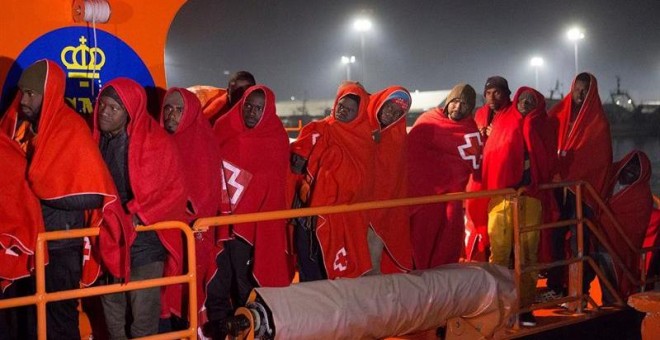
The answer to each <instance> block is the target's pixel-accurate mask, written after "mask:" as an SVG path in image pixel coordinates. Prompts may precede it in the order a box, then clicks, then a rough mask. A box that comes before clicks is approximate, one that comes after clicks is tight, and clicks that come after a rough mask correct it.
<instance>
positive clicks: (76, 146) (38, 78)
mask: <svg viewBox="0 0 660 340" xmlns="http://www.w3.org/2000/svg"><path fill="white" fill-rule="evenodd" d="M65 84H66V77H65V75H64V72H63V71H62V69H61V68H60V67H59V66H58V65H57V63H55V62H54V61H51V60H46V59H42V60H39V61H37V62H35V63H33V64H32V65H30V66H29V67H28V68H26V69H25V70H24V71H23V73H22V74H21V78H20V79H19V82H18V87H19V89H20V92H19V94H18V95H17V96H16V99H15V100H14V102H13V103H12V105H11V107H10V108H9V110H8V111H7V113H6V114H5V115H4V117H3V120H2V122H0V129H1V130H2V131H3V132H4V133H5V134H6V135H7V136H9V138H10V139H12V140H13V141H14V142H16V143H18V145H19V146H20V147H21V149H22V150H23V152H24V157H26V159H27V163H28V169H27V173H26V178H27V181H28V183H30V188H31V190H32V192H33V193H34V194H35V195H36V196H37V198H39V200H40V204H41V210H42V211H41V214H42V216H43V220H44V224H45V226H46V231H61V230H69V229H77V228H83V227H99V226H100V225H101V223H102V222H103V223H104V224H116V223H118V218H119V215H118V214H119V213H120V209H121V207H120V206H119V203H118V200H117V194H116V191H115V188H114V186H113V184H112V178H111V177H110V174H109V173H108V170H107V168H106V167H105V165H104V163H103V159H102V158H101V155H100V153H99V152H98V149H97V147H96V145H95V143H94V140H93V139H92V135H91V133H90V131H89V128H88V126H87V125H86V124H85V121H84V120H83V119H82V117H80V116H79V115H78V114H77V113H76V112H75V111H73V109H71V108H70V107H69V106H68V105H67V104H66V102H65V99H64V92H65ZM92 241H94V240H92ZM91 246H92V244H91V243H90V240H89V239H87V238H85V239H84V240H81V239H79V238H78V239H75V238H74V239H63V240H57V241H51V242H48V253H49V258H50V261H49V265H48V266H47V267H46V290H47V291H49V292H53V291H61V290H69V289H76V288H79V287H80V284H81V283H82V284H83V285H90V284H92V283H93V282H94V281H95V280H96V279H97V277H98V275H99V265H98V262H97V261H96V260H97V258H96V256H94V255H92V254H91V253H90V250H91ZM81 264H82V265H83V266H82V268H81ZM47 314H48V316H47V320H48V323H47V331H48V334H51V335H52V336H54V337H61V338H67V339H75V338H79V337H80V334H79V332H78V329H77V327H78V316H79V315H78V314H79V313H78V311H77V302H76V301H75V300H67V301H59V302H54V303H49V304H48V306H47ZM29 317H34V315H31V316H29Z"/></svg>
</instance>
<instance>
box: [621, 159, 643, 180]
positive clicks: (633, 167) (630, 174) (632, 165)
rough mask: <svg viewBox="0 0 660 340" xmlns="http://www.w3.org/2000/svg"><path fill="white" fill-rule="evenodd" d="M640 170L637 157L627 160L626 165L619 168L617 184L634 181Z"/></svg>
mask: <svg viewBox="0 0 660 340" xmlns="http://www.w3.org/2000/svg"><path fill="white" fill-rule="evenodd" d="M640 171H641V169H640V165H639V160H638V159H633V160H632V161H630V162H628V163H627V164H626V166H624V167H623V169H621V173H620V174H619V184H621V185H630V184H633V183H635V181H636V180H637V179H638V178H639V175H640Z"/></svg>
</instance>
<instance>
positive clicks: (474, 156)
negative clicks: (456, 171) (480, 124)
mask: <svg viewBox="0 0 660 340" xmlns="http://www.w3.org/2000/svg"><path fill="white" fill-rule="evenodd" d="M463 138H464V139H465V144H463V145H459V146H458V153H459V154H460V155H461V158H463V159H464V160H466V161H471V162H472V168H473V169H475V170H477V169H479V166H480V165H481V158H482V155H481V147H482V146H483V145H484V143H482V142H481V134H480V133H479V132H473V133H466V134H465V135H463Z"/></svg>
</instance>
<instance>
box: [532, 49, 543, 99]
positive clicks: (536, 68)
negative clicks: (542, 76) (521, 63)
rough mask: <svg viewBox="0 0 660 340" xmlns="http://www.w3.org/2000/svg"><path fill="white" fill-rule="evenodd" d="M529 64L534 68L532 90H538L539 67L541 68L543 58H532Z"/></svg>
mask: <svg viewBox="0 0 660 340" xmlns="http://www.w3.org/2000/svg"><path fill="white" fill-rule="evenodd" d="M529 63H530V64H531V65H532V67H534V88H535V89H536V90H537V91H538V90H539V67H541V66H543V58H541V57H533V58H532V59H531V60H530V61H529Z"/></svg>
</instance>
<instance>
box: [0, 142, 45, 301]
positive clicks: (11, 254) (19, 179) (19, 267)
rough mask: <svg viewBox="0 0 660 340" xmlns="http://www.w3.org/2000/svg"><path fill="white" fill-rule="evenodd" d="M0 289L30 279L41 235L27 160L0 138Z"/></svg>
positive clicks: (39, 216) (41, 221)
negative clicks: (28, 176)
mask: <svg viewBox="0 0 660 340" xmlns="http://www.w3.org/2000/svg"><path fill="white" fill-rule="evenodd" d="M0 168H2V169H3V170H2V171H3V175H2V176H0V191H2V198H1V199H0V263H2V266H0V288H2V289H3V290H4V288H5V287H7V286H9V285H10V284H11V283H12V281H14V280H17V279H20V278H23V277H26V276H29V275H30V273H31V272H32V270H33V268H34V258H33V256H34V252H35V247H36V241H37V234H38V233H40V232H44V231H45V230H44V221H43V219H42V217H41V205H40V204H39V199H38V198H37V197H36V196H35V195H34V193H32V190H30V187H29V186H28V182H27V179H26V178H25V173H26V172H27V160H26V159H25V155H24V154H23V151H22V150H21V149H20V148H19V146H18V144H17V143H15V142H13V141H12V140H10V139H9V137H7V136H6V135H4V134H0Z"/></svg>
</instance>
